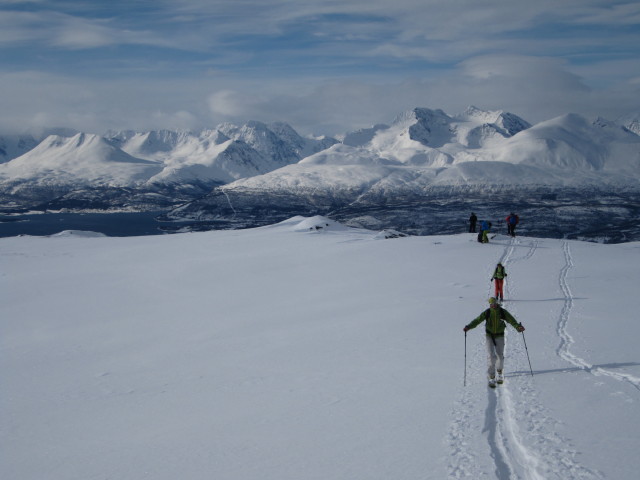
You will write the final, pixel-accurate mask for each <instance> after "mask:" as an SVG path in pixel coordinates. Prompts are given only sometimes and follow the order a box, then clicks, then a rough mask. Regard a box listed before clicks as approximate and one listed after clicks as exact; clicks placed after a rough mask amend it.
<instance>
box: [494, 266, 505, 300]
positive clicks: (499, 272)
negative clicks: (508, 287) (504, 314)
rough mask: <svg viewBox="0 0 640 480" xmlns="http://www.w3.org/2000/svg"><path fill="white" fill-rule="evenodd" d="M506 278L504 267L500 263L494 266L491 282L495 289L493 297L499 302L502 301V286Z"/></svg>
mask: <svg viewBox="0 0 640 480" xmlns="http://www.w3.org/2000/svg"><path fill="white" fill-rule="evenodd" d="M506 276H507V271H506V270H505V269H504V266H503V265H502V264H501V263H498V265H496V269H495V270H494V271H493V276H492V277H491V281H492V282H494V283H493V285H494V287H495V297H496V298H497V299H498V301H500V302H502V301H503V300H504V291H503V286H504V279H505V278H506Z"/></svg>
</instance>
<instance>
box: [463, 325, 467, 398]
mask: <svg viewBox="0 0 640 480" xmlns="http://www.w3.org/2000/svg"><path fill="white" fill-rule="evenodd" d="M463 385H464V386H465V387H466V386H467V332H464V384H463Z"/></svg>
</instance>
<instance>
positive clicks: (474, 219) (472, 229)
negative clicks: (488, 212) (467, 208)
mask: <svg viewBox="0 0 640 480" xmlns="http://www.w3.org/2000/svg"><path fill="white" fill-rule="evenodd" d="M477 222H478V217H476V214H475V213H473V212H471V216H470V217H469V233H476V223H477Z"/></svg>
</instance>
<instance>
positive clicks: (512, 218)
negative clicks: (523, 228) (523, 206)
mask: <svg viewBox="0 0 640 480" xmlns="http://www.w3.org/2000/svg"><path fill="white" fill-rule="evenodd" d="M505 221H506V222H507V233H508V234H509V235H511V236H512V237H515V236H516V225H518V223H519V222H520V217H518V215H516V214H515V213H513V212H511V213H510V214H509V216H508V217H507V218H505Z"/></svg>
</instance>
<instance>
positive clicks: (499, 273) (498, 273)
mask: <svg viewBox="0 0 640 480" xmlns="http://www.w3.org/2000/svg"><path fill="white" fill-rule="evenodd" d="M506 276H507V272H506V270H505V269H504V267H502V268H500V267H496V269H495V270H494V272H493V277H491V278H498V279H500V280H502V279H503V278H504V277H506Z"/></svg>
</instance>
